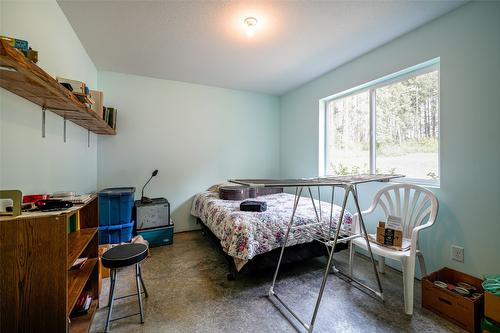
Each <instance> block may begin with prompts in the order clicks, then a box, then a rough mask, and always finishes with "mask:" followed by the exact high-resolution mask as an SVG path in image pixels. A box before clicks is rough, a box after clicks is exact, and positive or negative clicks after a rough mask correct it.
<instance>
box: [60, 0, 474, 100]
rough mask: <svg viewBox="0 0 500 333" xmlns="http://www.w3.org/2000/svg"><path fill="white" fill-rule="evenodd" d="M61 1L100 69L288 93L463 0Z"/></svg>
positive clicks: (264, 91) (265, 91) (459, 3)
mask: <svg viewBox="0 0 500 333" xmlns="http://www.w3.org/2000/svg"><path fill="white" fill-rule="evenodd" d="M58 3H59V5H60V7H61V8H62V10H63V12H64V14H65V15H66V17H67V18H68V20H69V22H70V23H71V25H72V26H73V28H74V29H75V31H76V33H77V35H78V37H79V38H80V40H81V42H82V44H83V46H84V47H85V49H86V50H87V52H88V53H89V55H90V57H91V58H92V60H93V62H94V64H95V65H96V67H97V68H98V69H99V70H109V71H116V72H122V73H130V74H137V75H144V76H150V77H157V78H163V79H169V80H177V81H186V82H192V83H200V84H207V85H212V86H219V87H225V88H232V89H241V90H249V91H256V92H263V93H268V94H275V95H281V94H283V93H285V92H287V91H289V90H291V89H293V88H295V87H298V86H300V85H301V84H303V83H305V82H307V81H309V80H312V79H314V78H315V77H318V76H320V75H322V74H324V73H326V72H328V71H330V70H332V69H333V68H335V67H338V66H340V65H342V64H343V63H346V62H348V61H350V60H352V59H353V58H356V57H358V56H360V55H362V54H363V53H366V52H368V51H370V50H372V49H374V48H376V47H378V46H380V45H382V44H384V43H387V42H388V41H390V40H392V39H394V38H396V37H398V36H400V35H402V34H404V33H406V32H408V31H410V30H413V29H415V28H416V27H418V26H421V25H423V24H425V23H426V22H429V21H431V20H432V19H434V18H436V17H438V16H440V15H443V14H445V13H447V12H449V11H451V10H452V9H454V8H456V7H458V6H460V5H462V4H463V3H464V2H463V1H455V0H454V1H323V2H319V1H315V2H312V1H293V2H292V1H240V2H236V1H65V0H60V1H58ZM247 16H255V17H257V19H258V20H259V29H258V30H257V32H256V35H255V37H254V38H248V37H247V36H246V35H245V33H244V30H243V27H242V24H241V22H242V20H243V19H244V18H245V17H247Z"/></svg>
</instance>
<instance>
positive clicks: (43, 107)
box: [42, 106, 47, 138]
mask: <svg viewBox="0 0 500 333" xmlns="http://www.w3.org/2000/svg"><path fill="white" fill-rule="evenodd" d="M45 110H47V108H45V106H42V138H45Z"/></svg>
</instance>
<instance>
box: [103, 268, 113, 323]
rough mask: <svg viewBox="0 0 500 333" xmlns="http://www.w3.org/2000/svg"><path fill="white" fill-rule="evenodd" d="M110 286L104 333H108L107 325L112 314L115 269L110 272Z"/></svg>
mask: <svg viewBox="0 0 500 333" xmlns="http://www.w3.org/2000/svg"><path fill="white" fill-rule="evenodd" d="M110 279H111V281H110V282H111V284H110V288H109V304H108V316H107V317H106V327H105V328H104V332H106V333H108V332H109V323H110V321H111V313H112V312H113V302H114V297H115V280H116V269H112V270H111V274H110Z"/></svg>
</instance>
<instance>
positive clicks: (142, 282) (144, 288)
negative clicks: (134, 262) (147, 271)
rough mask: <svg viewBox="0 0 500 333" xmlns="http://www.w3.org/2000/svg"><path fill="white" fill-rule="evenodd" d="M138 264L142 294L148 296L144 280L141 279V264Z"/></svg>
mask: <svg viewBox="0 0 500 333" xmlns="http://www.w3.org/2000/svg"><path fill="white" fill-rule="evenodd" d="M138 265H139V278H140V279H141V285H142V289H143V290H144V296H145V297H146V298H148V296H149V294H148V290H147V289H146V285H145V284H144V280H143V279H142V267H141V264H138Z"/></svg>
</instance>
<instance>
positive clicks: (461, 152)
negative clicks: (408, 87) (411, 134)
mask: <svg viewBox="0 0 500 333" xmlns="http://www.w3.org/2000/svg"><path fill="white" fill-rule="evenodd" d="M436 57H441V188H439V189H433V190H434V191H435V193H436V195H437V196H438V198H439V201H440V213H439V218H438V221H437V223H436V225H435V226H434V227H433V228H432V229H430V230H428V231H425V232H424V233H423V234H422V242H421V246H422V248H423V250H424V254H425V257H426V259H427V262H428V266H429V268H430V269H432V270H435V269H438V268H440V267H442V266H449V267H452V268H456V269H459V270H462V271H465V272H468V273H471V274H473V275H476V276H481V275H482V274H485V273H499V272H500V260H499V259H498V256H499V254H500V218H499V210H498V207H499V202H500V103H499V101H500V99H499V95H500V3H499V2H496V3H494V2H473V3H470V4H467V5H465V6H463V7H461V8H459V9H457V10H455V11H453V12H451V13H449V14H447V15H445V16H443V17H441V18H439V19H437V20H435V21H433V22H431V23H429V24H427V25H425V26H423V27H421V28H419V29H417V30H415V31H413V32H410V33H408V34H406V35H404V36H402V37H400V38H398V39H396V40H394V41H392V42H390V43H388V44H386V45H384V46H382V47H380V48H378V49H376V50H374V51H372V52H370V53H368V54H366V55H364V56H362V57H360V58H357V59H355V60H353V61H351V62H349V63H348V64H345V65H343V66H341V67H339V68H337V69H335V70H333V71H331V72H329V73H328V74H326V75H324V76H322V77H320V78H318V79H316V80H314V81H312V82H309V83H307V84H305V85H303V86H302V87H300V88H298V89H296V90H294V91H292V92H290V93H288V94H286V95H284V96H282V98H281V102H280V103H281V149H280V151H281V155H280V157H281V158H280V163H281V164H280V170H281V176H283V177H297V176H314V175H317V173H318V144H319V143H318V135H319V132H318V122H319V117H318V100H319V99H321V98H323V97H326V96H329V95H332V94H335V93H338V92H341V91H343V90H346V89H349V88H351V87H354V86H358V85H360V84H362V83H365V82H367V81H371V80H374V79H377V78H379V77H382V76H384V75H387V74H390V73H393V72H396V71H398V70H401V69H404V68H407V67H410V66H413V65H415V64H418V63H421V62H424V61H426V60H429V59H432V58H436ZM377 188H378V186H373V185H365V186H364V187H361V188H360V191H362V192H364V193H363V197H362V200H361V203H362V208H367V206H368V204H369V202H370V201H371V197H372V195H373V193H374V191H375V190H376V189H377ZM375 222H376V221H373V220H372V221H370V225H371V229H372V230H373V229H374V224H375ZM452 244H456V245H460V246H463V247H464V248H465V263H464V264H461V263H457V262H454V261H451V260H450V246H451V245H452Z"/></svg>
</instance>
